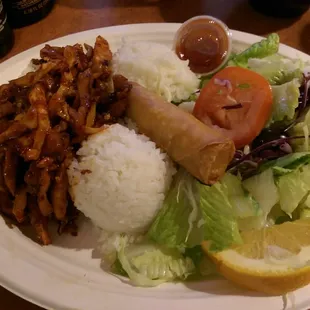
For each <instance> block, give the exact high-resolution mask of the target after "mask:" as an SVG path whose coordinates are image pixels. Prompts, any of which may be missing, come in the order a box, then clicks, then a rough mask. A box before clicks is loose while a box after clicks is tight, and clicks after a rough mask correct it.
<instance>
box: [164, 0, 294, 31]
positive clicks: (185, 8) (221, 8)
mask: <svg viewBox="0 0 310 310" xmlns="http://www.w3.org/2000/svg"><path fill="white" fill-rule="evenodd" d="M158 6H159V9H160V12H161V15H162V17H163V19H164V21H165V22H179V23H183V22H184V21H185V20H187V19H189V18H191V17H193V16H196V15H212V16H214V17H217V18H219V19H221V20H222V21H223V22H225V23H226V24H227V26H228V27H229V28H231V29H235V30H240V31H244V32H250V33H253V34H257V35H263V34H268V33H270V32H275V31H278V30H280V29H282V28H287V27H289V26H290V25H291V24H293V23H294V22H295V21H296V19H293V18H290V19H288V18H287V19H283V18H282V19H280V18H272V17H268V16H265V15H262V14H260V13H258V12H257V11H255V10H254V9H253V8H252V7H251V6H250V4H249V3H248V0H235V1H227V0H217V1H207V0H193V1H188V0H181V1H180V0H169V1H160V2H159V3H158ZM175 7H178V10H175ZM247 16H251V22H249V20H248V18H247Z"/></svg>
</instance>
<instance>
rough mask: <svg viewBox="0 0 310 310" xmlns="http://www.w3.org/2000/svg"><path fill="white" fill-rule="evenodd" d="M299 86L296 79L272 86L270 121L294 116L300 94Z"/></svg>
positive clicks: (289, 118)
mask: <svg viewBox="0 0 310 310" xmlns="http://www.w3.org/2000/svg"><path fill="white" fill-rule="evenodd" d="M299 87H300V82H299V80H298V79H293V80H292V81H290V82H287V83H285V84H282V85H275V86H272V94H273V106H272V115H271V121H270V123H273V122H277V121H283V120H292V119H293V118H294V116H295V110H296V108H297V107H298V98H299V95H300V92H299Z"/></svg>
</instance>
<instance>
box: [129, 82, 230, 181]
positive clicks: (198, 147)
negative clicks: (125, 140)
mask: <svg viewBox="0 0 310 310" xmlns="http://www.w3.org/2000/svg"><path fill="white" fill-rule="evenodd" d="M128 100H129V102H128V108H127V115H128V116H129V117H130V118H131V119H132V120H133V121H134V122H135V123H136V124H137V126H138V129H139V131H140V132H141V133H143V134H145V135H146V136H148V137H149V138H150V139H151V140H152V141H154V142H155V143H156V144H157V145H158V146H159V147H161V148H162V149H163V150H165V151H166V152H167V153H168V155H169V156H170V157H171V158H172V159H173V160H174V161H176V162H177V163H178V164H180V165H181V166H183V167H184V168H185V169H186V170H187V171H188V172H189V173H191V174H192V175H193V176H195V177H196V178H198V179H199V180H200V181H201V182H203V183H205V184H213V183H215V182H217V181H218V180H219V178H220V177H221V176H222V175H223V174H224V173H225V170H226V168H227V165H228V164H229V162H230V161H231V159H232V158H233V155H234V151H235V147H234V143H233V141H231V140H230V139H229V138H227V137H225V136H223V135H222V134H221V133H219V132H218V131H217V130H215V129H213V128H211V127H208V126H207V125H205V124H203V123H202V122H200V121H199V120H198V119H196V118H195V117H194V116H193V115H191V114H189V113H187V112H184V111H182V110H181V109H179V108H178V107H176V106H175V105H173V104H171V103H169V102H166V101H165V100H163V99H162V98H161V97H159V96H157V95H156V94H154V93H152V92H150V91H148V90H147V89H146V88H144V87H142V86H140V85H138V84H136V83H133V88H132V90H131V91H130V93H129V97H128Z"/></svg>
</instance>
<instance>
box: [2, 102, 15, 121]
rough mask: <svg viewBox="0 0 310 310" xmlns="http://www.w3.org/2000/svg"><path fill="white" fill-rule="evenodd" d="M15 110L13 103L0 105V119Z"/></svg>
mask: <svg viewBox="0 0 310 310" xmlns="http://www.w3.org/2000/svg"><path fill="white" fill-rule="evenodd" d="M15 111H16V108H15V106H14V105H13V103H11V102H9V101H7V102H5V103H2V104H0V118H2V117H4V116H7V115H10V114H13V113H15Z"/></svg>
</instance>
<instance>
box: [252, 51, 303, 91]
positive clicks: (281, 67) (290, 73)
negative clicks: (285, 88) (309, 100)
mask: <svg viewBox="0 0 310 310" xmlns="http://www.w3.org/2000/svg"><path fill="white" fill-rule="evenodd" d="M248 64H249V69H250V70H253V71H255V72H257V73H259V74H261V75H262V76H263V77H265V78H266V79H267V80H268V81H269V83H270V84H271V85H281V84H284V83H287V82H290V81H292V80H293V79H295V78H297V79H298V81H299V82H301V79H302V70H303V68H304V62H303V61H301V60H299V59H294V60H292V59H289V58H285V57H282V56H280V55H272V56H269V57H265V58H263V59H257V58H251V59H249V62H248Z"/></svg>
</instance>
